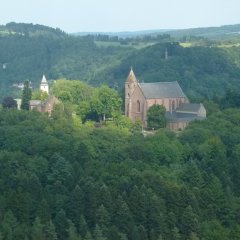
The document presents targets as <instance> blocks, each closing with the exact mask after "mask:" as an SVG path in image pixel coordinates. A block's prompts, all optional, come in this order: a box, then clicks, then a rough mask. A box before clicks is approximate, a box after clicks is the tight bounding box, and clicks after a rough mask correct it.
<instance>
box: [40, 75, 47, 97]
mask: <svg viewBox="0 0 240 240" xmlns="http://www.w3.org/2000/svg"><path fill="white" fill-rule="evenodd" d="M40 90H41V91H43V92H46V93H47V94H49V86H48V82H47V79H46V77H45V75H43V77H42V81H41V84H40Z"/></svg>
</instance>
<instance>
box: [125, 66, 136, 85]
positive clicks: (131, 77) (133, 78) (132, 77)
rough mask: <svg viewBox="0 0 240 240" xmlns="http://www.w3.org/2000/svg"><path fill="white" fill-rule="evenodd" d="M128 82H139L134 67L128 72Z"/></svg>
mask: <svg viewBox="0 0 240 240" xmlns="http://www.w3.org/2000/svg"><path fill="white" fill-rule="evenodd" d="M126 82H129V83H133V82H135V83H136V82H138V81H137V78H136V76H135V74H134V72H133V69H132V68H131V70H130V72H129V74H128V77H127V81H126Z"/></svg>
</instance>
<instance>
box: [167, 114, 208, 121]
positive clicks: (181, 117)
mask: <svg viewBox="0 0 240 240" xmlns="http://www.w3.org/2000/svg"><path fill="white" fill-rule="evenodd" d="M165 117H166V118H167V119H168V121H169V122H191V121H193V120H203V119H205V118H204V117H199V116H198V115H197V114H191V113H177V112H172V113H171V112H166V113H165Z"/></svg>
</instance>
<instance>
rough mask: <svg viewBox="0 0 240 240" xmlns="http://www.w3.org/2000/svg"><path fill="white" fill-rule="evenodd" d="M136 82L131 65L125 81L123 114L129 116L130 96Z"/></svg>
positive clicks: (130, 109)
mask: <svg viewBox="0 0 240 240" xmlns="http://www.w3.org/2000/svg"><path fill="white" fill-rule="evenodd" d="M137 84H138V80H137V78H136V76H135V74H134V72H133V69H132V67H131V70H130V72H129V74H128V77H127V80H126V82H125V115H126V116H129V117H130V116H131V111H132V99H131V96H132V94H133V92H134V90H135V87H136V86H137Z"/></svg>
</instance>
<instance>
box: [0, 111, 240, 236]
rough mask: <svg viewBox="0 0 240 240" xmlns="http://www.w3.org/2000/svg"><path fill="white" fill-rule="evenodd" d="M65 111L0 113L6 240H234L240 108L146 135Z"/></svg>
mask: <svg viewBox="0 0 240 240" xmlns="http://www.w3.org/2000/svg"><path fill="white" fill-rule="evenodd" d="M62 111H63V108H59V109H58V110H57V109H56V110H55V112H54V113H53V115H52V118H51V119H50V118H48V117H47V116H46V115H43V114H41V113H38V112H35V111H32V112H27V111H19V110H7V111H4V110H0V123H1V124H0V133H1V134H0V182H1V186H0V187H1V198H0V204H1V217H0V235H1V237H2V238H3V239H30V240H35V239H47V240H48V239H49V240H53V239H58V240H70V239H71V240H72V239H76V240H78V239H83V240H90V239H94V240H103V239H104V240H159V239H169V240H176V239H179V240H193V239H208V240H218V239H221V240H229V239H234V240H235V239H236V240H237V239H239V236H240V235H239V233H240V220H239V211H240V191H239V174H240V172H239V169H240V168H239V166H240V141H239V139H240V127H239V124H236V122H239V119H240V118H239V117H240V111H239V110H237V109H231V110H225V111H223V112H218V113H216V114H214V115H212V116H211V117H209V118H208V119H207V120H206V121H202V122H195V123H192V124H191V125H190V126H189V127H188V128H187V129H186V130H185V131H184V132H182V133H181V134H180V135H179V136H176V135H175V134H174V133H172V132H169V131H167V130H164V129H161V130H159V131H158V132H157V133H156V134H155V135H153V136H149V137H143V136H142V135H141V134H140V133H139V132H136V131H134V129H129V130H128V131H126V129H121V128H120V127H119V126H118V125H109V126H105V127H102V128H94V127H91V125H90V124H87V123H86V124H84V125H81V124H76V122H75V120H74V118H73V115H72V114H70V115H67V114H64V112H62Z"/></svg>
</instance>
